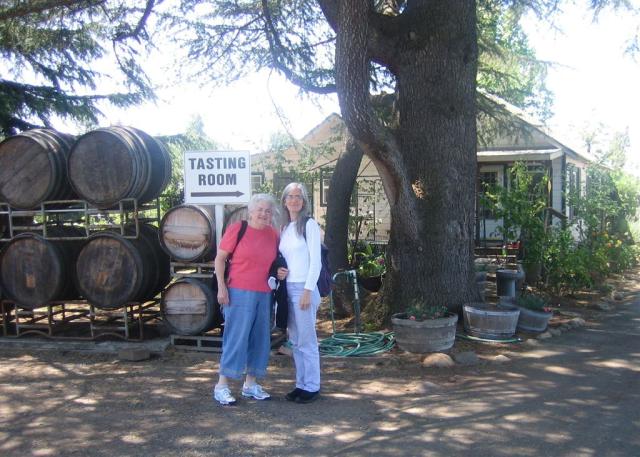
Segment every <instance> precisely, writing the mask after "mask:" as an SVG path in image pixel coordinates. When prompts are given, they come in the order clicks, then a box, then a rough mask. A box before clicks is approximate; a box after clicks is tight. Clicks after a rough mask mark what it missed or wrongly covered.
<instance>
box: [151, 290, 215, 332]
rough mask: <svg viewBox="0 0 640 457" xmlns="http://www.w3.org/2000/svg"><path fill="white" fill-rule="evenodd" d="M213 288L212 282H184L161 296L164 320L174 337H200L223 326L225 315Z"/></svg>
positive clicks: (165, 291)
mask: <svg viewBox="0 0 640 457" xmlns="http://www.w3.org/2000/svg"><path fill="white" fill-rule="evenodd" d="M213 284H215V283H214V281H212V280H210V279H196V278H182V279H179V280H178V281H176V282H174V283H173V284H171V285H169V286H168V287H167V288H166V289H165V290H164V292H162V302H161V311H162V317H163V319H164V322H165V323H166V324H167V326H168V327H169V328H170V330H171V331H172V332H173V333H176V334H178V335H199V334H201V333H203V332H206V331H207V330H211V329H212V328H214V327H216V326H219V325H220V323H221V322H222V315H221V313H220V307H219V305H218V302H217V299H216V293H217V289H216V288H213V287H212V285H213Z"/></svg>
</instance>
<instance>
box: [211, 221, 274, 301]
mask: <svg viewBox="0 0 640 457" xmlns="http://www.w3.org/2000/svg"><path fill="white" fill-rule="evenodd" d="M241 225H242V223H241V222H236V223H234V224H232V225H230V226H229V227H227V230H226V231H225V232H224V235H222V240H220V249H222V250H223V251H227V252H230V253H232V254H231V262H230V265H229V266H227V268H229V279H228V280H227V287H233V288H234V289H244V290H251V291H255V292H270V291H271V289H270V288H269V285H268V284H267V279H268V277H269V269H270V268H271V264H272V263H273V261H274V260H275V258H276V254H277V252H278V232H276V230H275V229H274V228H273V227H270V226H268V227H265V228H264V229H254V228H251V226H247V231H246V232H245V233H244V235H243V237H242V238H241V239H240V243H238V246H236V240H237V239H238V232H239V231H240V227H241Z"/></svg>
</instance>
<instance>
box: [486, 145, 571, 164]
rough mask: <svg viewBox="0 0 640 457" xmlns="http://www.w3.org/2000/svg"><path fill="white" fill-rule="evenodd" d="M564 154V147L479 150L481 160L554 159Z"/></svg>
mask: <svg viewBox="0 0 640 457" xmlns="http://www.w3.org/2000/svg"><path fill="white" fill-rule="evenodd" d="M561 155H562V149H560V148H556V149H517V150H507V149H500V150H482V151H478V161H479V162H505V161H508V162H515V161H518V160H541V161H542V160H553V159H556V158H558V157H560V156H561Z"/></svg>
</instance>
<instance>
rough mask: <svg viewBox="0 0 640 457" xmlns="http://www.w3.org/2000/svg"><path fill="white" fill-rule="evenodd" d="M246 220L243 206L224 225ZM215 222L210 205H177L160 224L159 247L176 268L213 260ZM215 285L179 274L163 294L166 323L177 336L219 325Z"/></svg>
mask: <svg viewBox="0 0 640 457" xmlns="http://www.w3.org/2000/svg"><path fill="white" fill-rule="evenodd" d="M241 219H246V207H244V206H242V207H236V208H230V209H229V210H228V212H227V214H226V215H225V225H224V227H226V225H228V224H230V223H232V222H235V221H237V220H241ZM215 226H216V224H215V219H214V215H213V207H212V206H203V205H188V204H186V205H179V206H176V207H173V208H171V209H170V210H169V211H167V212H166V213H165V215H164V217H163V218H162V220H161V221H160V245H161V246H162V248H163V249H164V251H165V252H166V253H167V254H168V255H169V256H170V257H171V258H172V260H173V262H174V263H175V264H177V265H182V266H184V267H189V266H190V265H197V264H199V263H205V262H208V263H209V264H210V263H211V262H212V261H213V259H214V258H215V252H216V251H215V243H216V233H215ZM217 291H218V288H217V282H216V281H215V278H214V277H213V275H211V277H210V278H201V277H197V278H196V277H190V276H189V275H181V277H180V278H179V279H177V280H176V281H175V282H173V283H171V284H170V285H169V286H168V287H167V288H166V289H165V290H164V292H163V293H162V301H161V311H162V315H163V318H164V321H165V323H166V324H167V326H168V327H169V328H170V330H171V331H172V332H173V333H175V334H178V335H200V334H202V333H204V332H206V331H208V330H211V329H213V328H215V327H217V326H219V325H220V324H221V323H222V315H221V313H220V309H219V305H218V301H217V297H216V296H217Z"/></svg>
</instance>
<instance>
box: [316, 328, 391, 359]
mask: <svg viewBox="0 0 640 457" xmlns="http://www.w3.org/2000/svg"><path fill="white" fill-rule="evenodd" d="M394 344H395V338H394V335H393V332H370V333H334V334H333V335H332V336H330V337H329V338H325V339H324V340H322V341H321V342H320V354H322V355H323V356H325V357H350V356H351V357H357V356H360V357H364V356H369V355H375V354H381V353H383V352H387V351H388V350H390V349H391V348H392V347H393V345H394Z"/></svg>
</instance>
